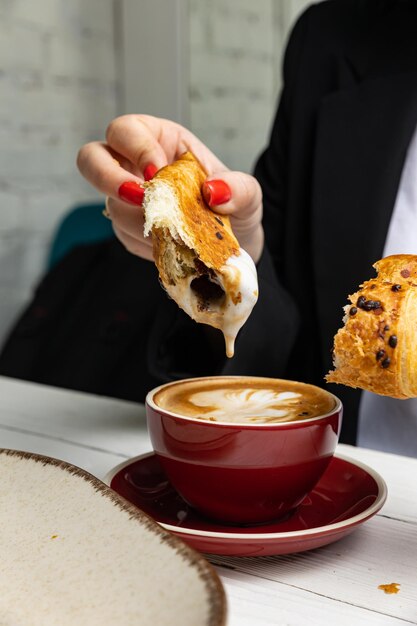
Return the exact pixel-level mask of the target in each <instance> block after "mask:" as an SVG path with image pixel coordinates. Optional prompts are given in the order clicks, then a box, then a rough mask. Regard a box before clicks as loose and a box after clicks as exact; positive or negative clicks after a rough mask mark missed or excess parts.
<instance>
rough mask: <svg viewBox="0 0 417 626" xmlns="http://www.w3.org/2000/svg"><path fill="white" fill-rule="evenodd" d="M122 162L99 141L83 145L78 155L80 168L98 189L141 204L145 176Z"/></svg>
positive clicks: (113, 196)
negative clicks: (126, 166)
mask: <svg viewBox="0 0 417 626" xmlns="http://www.w3.org/2000/svg"><path fill="white" fill-rule="evenodd" d="M116 154H117V153H116ZM121 162H123V161H122V158H120V160H119V159H117V156H116V158H115V153H113V152H112V151H111V150H110V149H109V147H108V146H106V145H105V144H103V143H100V142H98V141H97V142H92V143H88V144H86V145H85V146H83V147H82V148H81V150H80V151H79V153H78V156H77V166H78V169H79V170H80V172H81V174H82V175H83V176H84V178H86V179H87V180H88V181H89V182H90V183H91V184H92V185H93V186H94V187H95V188H96V189H98V190H99V191H101V192H102V193H104V194H105V195H106V196H111V197H112V198H119V197H121V198H122V199H123V200H125V201H127V202H130V203H131V204H136V205H140V204H141V203H142V199H143V191H144V189H143V186H142V183H143V178H141V177H139V176H136V175H135V174H133V173H132V172H129V171H127V170H126V169H124V168H123V167H122V166H121V165H120V163H121Z"/></svg>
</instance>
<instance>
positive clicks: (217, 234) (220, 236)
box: [216, 231, 223, 239]
mask: <svg viewBox="0 0 417 626" xmlns="http://www.w3.org/2000/svg"><path fill="white" fill-rule="evenodd" d="M216 237H217V239H223V235H222V234H221V233H219V232H218V231H216Z"/></svg>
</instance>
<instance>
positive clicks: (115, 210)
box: [106, 198, 151, 245]
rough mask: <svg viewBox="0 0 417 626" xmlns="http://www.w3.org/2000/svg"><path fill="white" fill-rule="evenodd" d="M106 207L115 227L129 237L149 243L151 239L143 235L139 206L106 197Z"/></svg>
mask: <svg viewBox="0 0 417 626" xmlns="http://www.w3.org/2000/svg"><path fill="white" fill-rule="evenodd" d="M106 207H107V210H108V212H109V216H110V219H111V220H112V222H113V225H114V226H115V227H117V228H118V229H119V230H121V231H123V232H125V233H126V234H128V235H130V236H131V237H133V238H135V239H138V240H140V241H141V242H148V245H151V240H150V239H149V240H148V239H145V237H144V236H143V228H144V222H145V218H144V215H143V211H142V209H141V208H140V207H136V206H131V205H129V204H126V203H125V202H121V201H120V200H114V199H113V198H107V200H106Z"/></svg>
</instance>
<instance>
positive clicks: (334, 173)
mask: <svg viewBox="0 0 417 626" xmlns="http://www.w3.org/2000/svg"><path fill="white" fill-rule="evenodd" d="M416 123H417V3H415V2H412V1H409V2H400V1H398V2H393V1H380V0H379V1H378V0H333V1H330V2H324V3H322V4H319V5H314V6H312V7H310V8H309V9H307V11H306V12H305V13H304V15H303V16H302V17H301V18H300V20H299V21H298V23H297V24H296V26H295V28H294V30H293V33H292V35H291V37H290V40H289V43H288V47H287V52H286V56H285V62H284V89H283V93H282V97H281V102H280V106H279V110H278V113H277V116H276V119H275V123H274V126H273V129H272V134H271V140H270V144H269V146H268V148H267V149H266V151H265V152H264V153H263V155H262V156H261V158H260V160H259V162H258V164H257V167H256V172H255V175H256V176H257V178H258V180H259V182H260V183H261V185H262V188H263V193H264V207H265V220H264V223H265V232H266V241H267V247H268V249H269V251H270V253H271V255H272V258H273V262H274V265H275V269H276V273H277V276H278V278H279V280H280V283H281V285H283V286H284V287H285V289H286V290H287V291H288V292H289V293H290V294H291V296H292V299H293V301H294V302H295V304H296V308H297V310H298V312H299V319H300V326H299V331H298V334H297V338H296V340H295V343H294V345H293V346H292V349H291V351H290V354H289V357H288V367H287V368H286V371H285V374H286V375H288V376H290V377H293V378H298V379H301V380H307V381H311V382H314V383H316V384H323V376H324V374H325V373H326V371H328V369H330V368H331V348H332V338H333V336H334V334H335V332H336V331H337V329H338V327H339V326H340V325H341V320H342V316H343V311H342V306H343V305H344V304H346V303H347V299H346V297H347V295H348V293H352V292H354V291H355V290H356V287H357V286H358V285H359V283H361V282H363V280H365V279H367V278H370V277H371V276H372V275H373V270H372V267H371V266H372V264H373V263H374V262H375V261H376V260H378V259H379V258H381V256H382V254H383V248H384V243H385V238H386V234H387V229H388V225H389V222H390V218H391V214H392V210H393V207H394V203H395V198H396V193H397V190H398V186H399V181H400V176H401V172H402V168H403V165H404V160H405V157H406V152H407V147H408V145H409V142H410V139H411V136H412V133H413V131H414V129H415V127H416ZM416 209H417V207H416ZM416 252H417V251H416ZM277 323H278V324H279V323H280V321H279V317H278V316H277ZM330 388H333V389H332V390H333V391H334V392H335V393H336V394H337V395H339V396H340V397H341V399H342V400H343V402H344V405H345V420H344V429H343V435H342V440H343V441H347V442H354V441H355V437H356V421H357V411H358V403H359V393H358V392H356V391H354V390H351V389H347V388H344V387H342V386H336V385H334V386H333V385H332V386H329V389H330Z"/></svg>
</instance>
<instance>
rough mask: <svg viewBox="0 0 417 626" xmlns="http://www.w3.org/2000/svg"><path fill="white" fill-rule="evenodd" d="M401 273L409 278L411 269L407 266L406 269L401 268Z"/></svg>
mask: <svg viewBox="0 0 417 626" xmlns="http://www.w3.org/2000/svg"><path fill="white" fill-rule="evenodd" d="M400 274H401V276H402V277H403V278H408V277H409V276H410V270H408V269H407V268H406V269H405V270H401V272H400Z"/></svg>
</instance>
